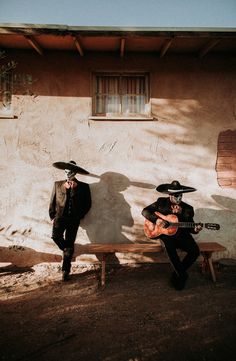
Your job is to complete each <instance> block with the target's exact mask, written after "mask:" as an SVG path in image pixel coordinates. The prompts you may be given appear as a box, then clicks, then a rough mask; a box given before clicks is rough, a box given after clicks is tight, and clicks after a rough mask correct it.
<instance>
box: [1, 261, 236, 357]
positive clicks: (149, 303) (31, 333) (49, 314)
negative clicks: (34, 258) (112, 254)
mask: <svg viewBox="0 0 236 361" xmlns="http://www.w3.org/2000/svg"><path fill="white" fill-rule="evenodd" d="M170 272H171V269H170V266H169V265H168V264H143V265H139V266H132V267H131V266H129V267H128V266H116V267H115V268H113V269H110V270H109V272H108V274H107V284H106V287H105V288H101V287H100V286H99V275H100V271H99V269H95V268H94V267H93V268H91V267H90V269H88V268H85V267H83V268H82V267H78V266H77V267H76V266H73V272H72V276H71V280H70V281H68V282H66V283H65V282H64V283H63V282H62V281H61V272H60V265H59V264H53V265H52V264H51V265H47V264H43V265H38V266H35V267H34V268H33V269H25V270H24V269H14V268H1V273H0V281H1V288H0V300H1V303H0V308H1V313H0V315H1V316H0V318H1V333H0V354H1V356H0V357H1V361H39V360H40V361H46V360H47V361H51V360H65V361H87V360H88V361H93V360H94V361H100V360H101V361H147V360H155V361H156V360H157V361H159V360H160V361H162V360H163V361H164V360H165V361H172V360H175V361H176V360H177V361H185V360H186V361H192V360H193V361H201V360H202V361H223V360H226V361H231V360H234V359H235V355H236V326H235V318H236V317H235V316H236V282H235V281H236V269H235V267H233V268H232V267H223V268H222V267H221V268H219V267H218V268H217V279H218V281H217V283H216V284H213V282H212V281H211V280H210V278H209V276H208V275H207V274H204V275H203V274H201V273H200V270H199V267H198V265H194V267H193V268H192V269H191V271H190V278H189V280H188V283H187V286H186V289H184V290H183V291H176V290H174V289H173V288H171V286H170V284H169V274H170Z"/></svg>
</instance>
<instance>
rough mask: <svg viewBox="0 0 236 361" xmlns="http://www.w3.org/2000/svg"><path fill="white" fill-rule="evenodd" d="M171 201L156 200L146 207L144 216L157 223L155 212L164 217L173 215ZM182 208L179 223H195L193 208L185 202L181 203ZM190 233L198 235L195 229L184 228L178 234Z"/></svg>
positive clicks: (165, 198) (162, 198) (168, 199)
mask: <svg viewBox="0 0 236 361" xmlns="http://www.w3.org/2000/svg"><path fill="white" fill-rule="evenodd" d="M171 205H172V203H171V201H170V198H169V197H168V198H167V197H160V198H158V199H157V200H156V202H154V203H152V204H150V205H149V206H147V207H145V208H144V209H143V210H142V215H143V216H144V217H145V218H146V219H148V220H149V221H151V222H152V223H156V220H157V216H156V214H155V212H160V213H162V214H164V215H168V214H172V209H171ZM180 206H181V208H182V212H181V214H176V215H177V217H178V220H179V222H194V220H193V217H194V210H193V207H192V206H190V205H189V204H187V203H185V202H181V203H180ZM179 231H181V232H190V233H196V232H195V231H194V228H183V229H180V228H179V230H178V232H179Z"/></svg>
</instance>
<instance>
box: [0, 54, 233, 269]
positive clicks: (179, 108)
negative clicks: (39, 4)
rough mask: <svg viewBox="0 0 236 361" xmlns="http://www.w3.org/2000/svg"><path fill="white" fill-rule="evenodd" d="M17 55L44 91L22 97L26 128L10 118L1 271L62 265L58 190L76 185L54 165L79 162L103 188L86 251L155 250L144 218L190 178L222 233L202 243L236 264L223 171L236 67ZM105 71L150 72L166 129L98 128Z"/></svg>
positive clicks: (1, 147) (151, 124) (19, 118)
mask: <svg viewBox="0 0 236 361" xmlns="http://www.w3.org/2000/svg"><path fill="white" fill-rule="evenodd" d="M9 56H10V57H11V58H14V59H15V60H16V61H17V63H18V68H17V71H19V72H25V73H28V74H32V76H33V78H34V79H35V80H36V81H35V83H34V84H33V86H32V87H30V89H23V90H22V89H17V90H16V91H15V94H14V97H13V106H14V114H15V116H16V118H15V119H0V131H1V143H0V152H1V166H0V177H1V180H2V182H1V203H0V207H1V221H0V223H1V232H0V238H1V251H2V252H1V256H0V262H12V263H13V264H17V265H21V266H25V265H32V264H35V263H40V262H51V261H56V260H58V256H59V255H60V254H61V253H60V251H58V249H57V247H56V246H55V245H54V244H53V242H52V240H51V239H50V235H51V222H50V221H49V217H48V202H49V197H50V193H51V189H52V185H53V182H54V181H55V180H59V179H61V178H64V174H63V171H60V170H57V169H55V168H53V167H52V163H53V162H56V161H67V160H70V159H74V160H75V161H76V162H77V163H78V164H79V165H81V166H82V167H83V168H86V169H87V170H89V171H90V172H91V173H93V174H94V176H80V177H79V178H80V179H81V180H83V181H86V182H88V183H89V184H90V186H91V192H92V199H93V206H92V209H91V211H90V212H89V214H88V215H87V216H86V217H85V219H84V220H83V221H82V222H81V228H80V230H79V232H78V235H77V241H76V243H87V242H91V243H103V242H104V243H106V242H114V243H120V242H137V241H145V237H144V234H143V221H144V220H143V217H142V216H141V211H142V209H143V207H145V206H146V205H148V204H150V203H152V202H154V201H155V200H156V198H157V196H158V195H159V194H158V193H157V192H156V191H155V187H156V185H158V184H160V183H166V182H169V181H172V180H174V179H178V180H179V181H180V182H181V183H183V184H186V185H189V186H192V187H195V188H197V192H195V193H189V194H186V195H185V196H184V200H185V201H186V202H187V203H190V204H192V205H193V206H194V207H195V213H196V214H195V221H202V222H213V223H219V224H220V225H221V230H220V231H209V230H206V229H205V230H203V231H202V232H201V234H200V235H199V236H196V239H197V240H203V241H204V240H209V241H211V240H212V241H219V242H220V243H222V244H223V245H224V246H226V247H227V251H226V252H224V254H220V255H218V257H236V242H235V240H236V239H235V234H236V229H235V227H236V226H235V222H234V219H235V215H236V189H233V188H228V189H224V188H221V187H220V186H219V185H218V182H217V173H216V169H215V166H216V161H217V141H218V136H219V134H220V132H223V131H226V130H232V131H233V130H235V128H236V119H235V114H236V101H235V99H236V88H235V84H236V69H235V66H233V60H234V59H230V58H229V59H226V60H225V59H224V58H214V57H211V56H208V57H207V56H206V57H205V58H203V59H202V60H200V59H197V58H196V59H195V58H193V57H190V56H186V57H180V56H175V57H168V56H166V57H164V58H162V59H160V58H158V57H157V56H154V55H153V56H147V55H146V56H142V55H141V56H140V55H134V56H129V57H125V58H123V59H121V58H119V56H118V55H102V54H101V55H95V54H91V55H87V56H84V57H80V56H79V55H78V54H76V53H64V52H51V53H48V54H46V55H44V56H42V57H41V56H39V55H37V54H34V53H33V52H31V51H30V52H27V51H25V52H23V51H22V52H20V51H19V52H15V53H14V52H13V53H10V54H9ZM99 70H101V71H104V70H107V71H108V70H124V71H128V70H132V71H148V72H150V83H151V84H150V87H151V108H152V114H153V116H154V117H155V120H153V121H115V120H110V121H95V120H90V119H89V116H90V115H91V72H92V71H99ZM59 259H60V257H59ZM139 259H140V258H139ZM146 259H148V260H149V257H147V258H145V257H144V258H143V260H146ZM129 260H130V261H133V259H131V258H129ZM134 260H135V259H134Z"/></svg>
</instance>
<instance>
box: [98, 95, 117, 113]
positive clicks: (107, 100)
mask: <svg viewBox="0 0 236 361" xmlns="http://www.w3.org/2000/svg"><path fill="white" fill-rule="evenodd" d="M96 113H97V114H107V113H116V114H119V113H120V96H119V95H97V96H96Z"/></svg>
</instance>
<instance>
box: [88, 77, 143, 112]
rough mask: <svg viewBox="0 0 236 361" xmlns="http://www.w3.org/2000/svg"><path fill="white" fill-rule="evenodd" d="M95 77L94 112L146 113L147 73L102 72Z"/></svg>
mask: <svg viewBox="0 0 236 361" xmlns="http://www.w3.org/2000/svg"><path fill="white" fill-rule="evenodd" d="M95 79H96V81H95V89H94V90H95V94H94V95H95V97H94V101H95V106H94V110H95V114H98V115H108V114H111V115H120V116H122V115H124V116H128V115H130V116H131V115H132V116H135V115H145V116H146V115H147V109H148V107H147V103H148V89H147V86H148V82H147V75H145V74H143V75H133V74H132V75H130V74H119V75H109V74H108V75H104V74H102V75H97V76H96V78H95ZM145 110H146V111H145Z"/></svg>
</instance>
